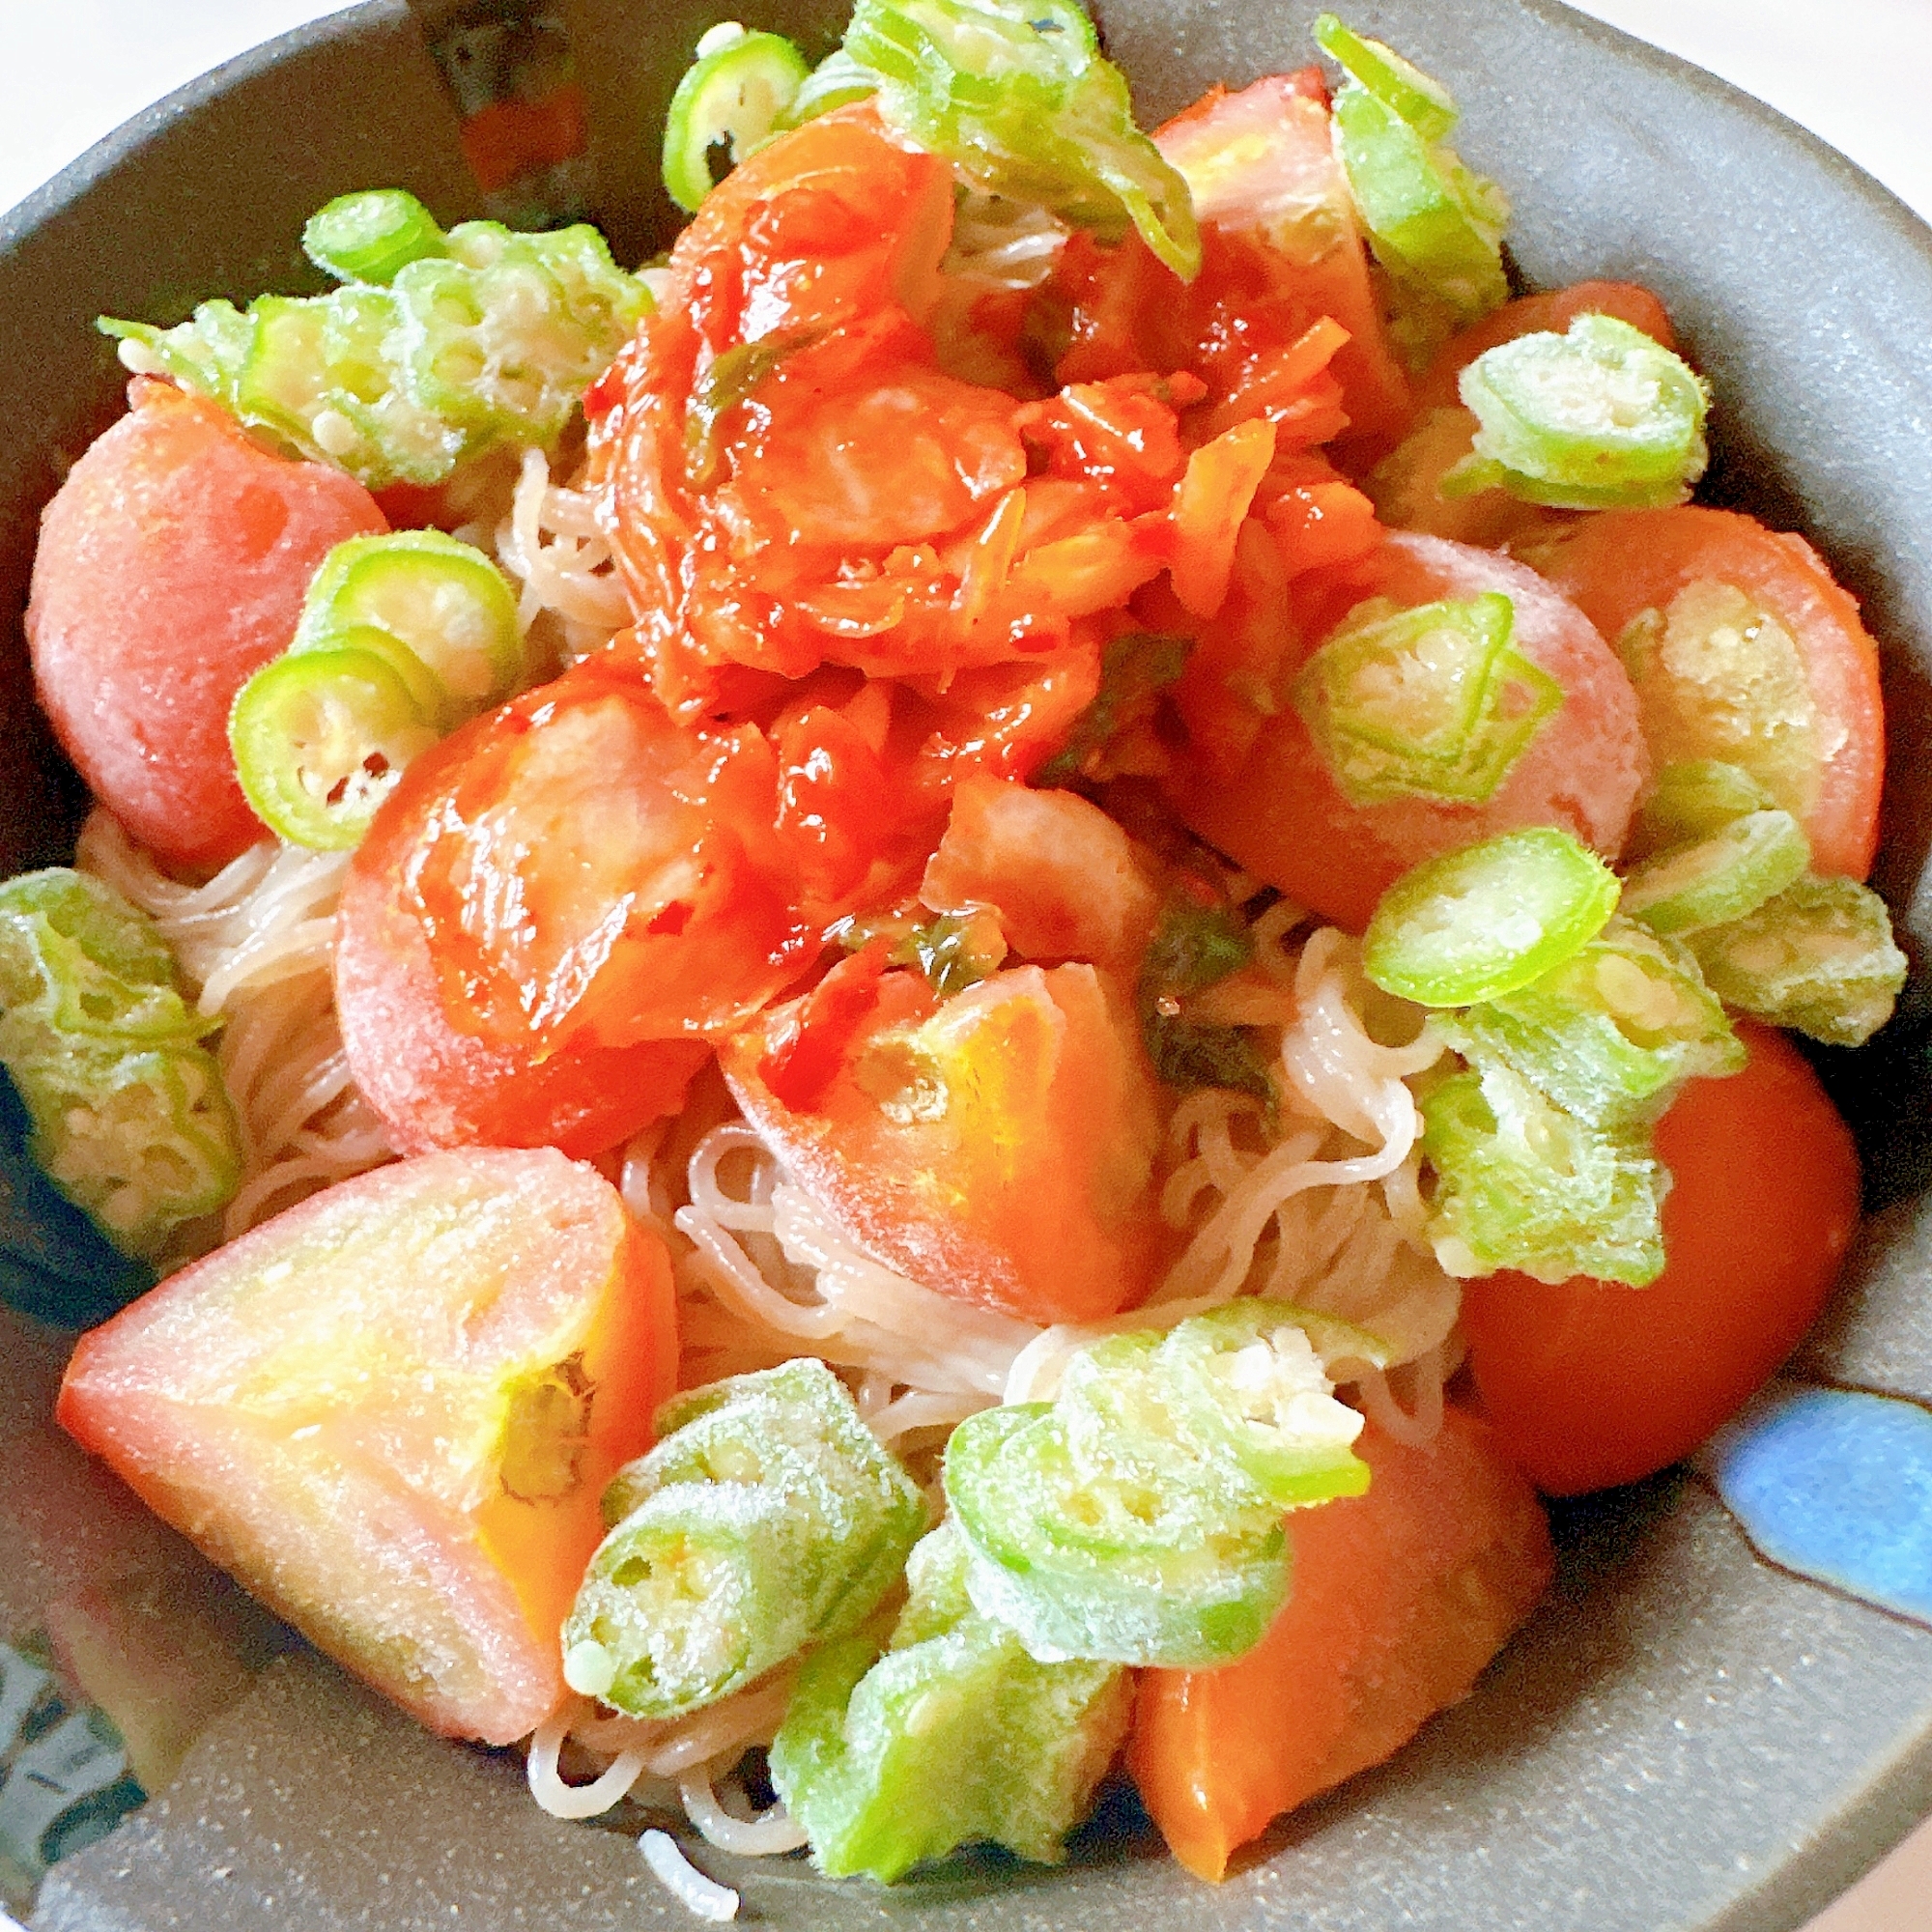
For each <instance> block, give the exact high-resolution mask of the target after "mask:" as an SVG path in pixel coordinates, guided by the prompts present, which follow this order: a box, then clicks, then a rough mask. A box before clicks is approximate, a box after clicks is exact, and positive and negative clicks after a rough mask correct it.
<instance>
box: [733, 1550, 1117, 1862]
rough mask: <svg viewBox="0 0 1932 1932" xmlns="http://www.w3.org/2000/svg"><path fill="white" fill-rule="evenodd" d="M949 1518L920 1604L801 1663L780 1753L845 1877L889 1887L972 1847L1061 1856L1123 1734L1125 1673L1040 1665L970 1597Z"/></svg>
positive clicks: (786, 1777)
mask: <svg viewBox="0 0 1932 1932" xmlns="http://www.w3.org/2000/svg"><path fill="white" fill-rule="evenodd" d="M967 1562H968V1557H967V1551H966V1549H965V1547H964V1545H963V1544H962V1543H961V1541H960V1539H959V1536H958V1534H957V1532H956V1531H955V1530H954V1529H953V1527H952V1525H951V1524H950V1523H946V1524H942V1525H941V1526H940V1527H939V1528H938V1529H936V1530H934V1531H933V1532H932V1533H931V1534H930V1535H929V1536H927V1537H926V1538H924V1540H923V1542H921V1544H920V1545H919V1547H918V1548H916V1549H915V1550H914V1551H913V1552H912V1556H911V1559H910V1561H909V1562H908V1563H907V1565H906V1579H907V1582H908V1583H909V1585H910V1586H911V1598H910V1600H909V1602H908V1603H907V1605H906V1606H905V1609H904V1611H903V1612H902V1613H901V1615H900V1617H899V1619H898V1623H897V1626H896V1628H895V1630H894V1632H893V1635H892V1640H891V1645H890V1647H889V1648H888V1649H887V1651H886V1652H885V1654H884V1655H883V1656H882V1655H880V1652H879V1646H878V1642H877V1639H876V1637H875V1636H869V1635H866V1634H860V1635H856V1636H852V1637H848V1638H846V1639H845V1640H844V1641H843V1642H839V1643H833V1644H829V1645H827V1646H826V1647H825V1648H824V1649H823V1650H820V1651H818V1652H816V1653H815V1654H814V1655H812V1656H811V1657H810V1658H808V1659H807V1660H806V1663H805V1667H804V1669H803V1670H802V1671H801V1672H800V1674H799V1681H798V1688H797V1689H796V1690H794V1691H793V1693H792V1698H791V1704H790V1707H789V1709H788V1710H787V1711H786V1712H785V1718H784V1722H783V1724H782V1725H781V1727H780V1730H779V1733H778V1736H777V1738H776V1739H775V1740H774V1741H773V1744H772V1748H771V1776H772V1783H773V1785H774V1787H775V1788H776V1789H777V1791H778V1794H779V1796H780V1797H781V1799H783V1801H784V1804H785V1807H786V1809H787V1810H788V1811H789V1812H790V1813H791V1815H792V1816H793V1817H794V1818H795V1819H797V1820H798V1822H799V1823H800V1824H801V1825H802V1826H804V1828H805V1830H806V1832H807V1833H809V1834H810V1840H811V1854H812V1859H813V1861H814V1862H815V1863H816V1864H817V1865H818V1866H819V1868H820V1869H821V1870H822V1871H824V1872H827V1873H829V1874H830V1875H831V1876H833V1877H835V1878H843V1877H848V1876H850V1875H851V1874H853V1873H855V1872H865V1873H867V1874H869V1875H870V1876H871V1877H873V1878H875V1879H879V1880H881V1881H883V1882H885V1883H887V1884H890V1883H892V1881H894V1880H895V1879H898V1878H901V1877H903V1876H904V1875H905V1874H906V1873H907V1872H909V1871H911V1870H912V1869H913V1868H914V1867H915V1866H916V1865H921V1864H924V1863H927V1862H929V1861H932V1860H934V1859H942V1858H945V1857H946V1856H947V1855H948V1854H949V1853H951V1852H952V1851H954V1850H956V1849H957V1848H958V1847H959V1846H961V1845H968V1844H977V1843H993V1844H998V1845H1004V1846H1005V1847H1006V1848H1007V1849H1008V1850H1009V1851H1012V1852H1015V1853H1017V1854H1018V1855H1019V1856H1020V1857H1021V1858H1027V1859H1035V1860H1037V1861H1041V1862H1046V1863H1052V1862H1057V1861H1059V1860H1060V1859H1061V1858H1063V1857H1064V1856H1065V1853H1064V1850H1063V1841H1064V1840H1065V1836H1066V1834H1067V1833H1068V1832H1070V1831H1071V1830H1072V1829H1073V1828H1074V1826H1076V1825H1077V1824H1079V1823H1080V1821H1081V1820H1082V1819H1083V1818H1084V1817H1085V1816H1086V1815H1087V1811H1088V1808H1089V1805H1090V1804H1091V1803H1092V1800H1093V1794H1094V1787H1095V1786H1096V1785H1097V1784H1098V1783H1099V1781H1100V1779H1101V1778H1102V1777H1103V1776H1105V1775H1106V1771H1107V1767H1108V1766H1109V1764H1111V1763H1112V1761H1113V1758H1114V1754H1115V1752H1116V1751H1117V1750H1118V1749H1119V1747H1120V1745H1121V1741H1122V1738H1123V1737H1124V1735H1125V1733H1126V1727H1127V1719H1128V1715H1129V1711H1130V1708H1131V1704H1132V1690H1131V1685H1130V1680H1129V1679H1128V1677H1127V1674H1126V1672H1125V1671H1123V1670H1122V1669H1120V1668H1119V1667H1118V1666H1116V1665H1112V1664H1107V1663H1089V1662H1054V1663H1041V1662H1036V1660H1035V1659H1033V1658H1031V1657H1029V1656H1028V1655H1027V1652H1026V1650H1025V1648H1024V1646H1023V1645H1022V1644H1021V1643H1020V1640H1019V1638H1018V1637H1017V1636H1015V1635H1014V1634H1013V1633H1012V1632H1011V1631H1009V1630H1008V1629H1007V1628H1006V1627H1005V1626H1004V1625H1002V1624H1000V1623H997V1622H995V1621H993V1620H992V1619H990V1618H987V1617H984V1616H981V1615H980V1614H979V1613H978V1612H977V1611H976V1610H975V1609H974V1608H973V1605H972V1603H971V1601H970V1599H969V1598H968V1596H967V1593H966V1584H965V1577H966V1568H967Z"/></svg>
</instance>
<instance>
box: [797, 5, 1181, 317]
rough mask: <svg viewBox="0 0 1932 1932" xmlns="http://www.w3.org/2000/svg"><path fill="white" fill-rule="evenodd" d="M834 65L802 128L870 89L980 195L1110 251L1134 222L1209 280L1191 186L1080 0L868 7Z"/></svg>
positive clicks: (809, 100)
mask: <svg viewBox="0 0 1932 1932" xmlns="http://www.w3.org/2000/svg"><path fill="white" fill-rule="evenodd" d="M834 61H835V62H836V63H837V66H836V67H834V64H833V63H828V64H827V69H828V70H830V71H829V72H827V70H821V75H823V76H824V77H823V78H820V77H817V76H815V77H814V80H813V81H809V82H807V83H806V90H805V97H804V98H803V99H801V100H800V101H798V102H796V103H795V104H794V107H793V114H794V116H795V117H799V118H803V116H804V114H805V113H807V112H810V111H822V110H823V108H824V107H829V106H832V105H834V104H836V103H837V101H838V99H845V98H850V93H849V91H850V90H854V89H856V88H857V87H858V86H859V84H860V82H861V79H862V78H863V80H864V81H865V82H867V83H869V84H870V86H871V87H872V88H874V89H875V90H876V92H877V96H878V103H879V111H880V113H881V114H882V115H883V116H884V118H885V120H886V121H887V123H888V124H889V125H890V126H892V127H893V128H896V129H897V130H898V131H899V132H900V133H902V134H906V135H909V136H910V137H911V138H912V139H913V140H914V141H916V142H918V143H919V145H920V146H921V147H923V148H924V149H926V150H927V151H928V152H929V153H931V154H934V155H938V156H942V157H943V158H945V159H946V160H949V161H951V162H952V164H953V165H954V166H955V167H956V168H957V169H958V170H959V171H960V173H961V174H963V175H964V176H965V177H966V178H967V180H969V181H970V182H972V184H973V185H975V186H976V187H980V188H982V189H984V190H985V191H986V192H988V193H991V194H998V195H1004V196H1006V197H1007V198H1009V200H1012V201H1016V202H1031V203H1036V204H1037V205H1039V206H1042V207H1044V208H1047V209H1049V210H1051V211H1052V213H1055V214H1057V215H1058V216H1060V218H1061V219H1062V220H1064V221H1067V222H1071V223H1072V224H1074V225H1075V226H1076V227H1083V228H1092V229H1094V230H1096V231H1097V232H1098V233H1099V234H1100V235H1101V236H1102V238H1103V239H1108V240H1115V239H1118V238H1119V237H1120V236H1121V235H1122V234H1123V233H1124V232H1125V231H1126V229H1127V227H1128V225H1129V224H1130V223H1131V224H1132V226H1133V227H1135V228H1137V229H1138V230H1139V231H1140V235H1141V239H1142V240H1143V241H1145V242H1146V243H1147V244H1148V246H1149V247H1150V248H1151V249H1152V250H1153V252H1154V254H1155V255H1157V256H1158V257H1159V258H1160V260H1161V261H1163V262H1165V263H1166V264H1167V266H1168V267H1169V268H1170V269H1172V270H1174V271H1175V273H1176V274H1178V275H1179V276H1181V277H1182V278H1183V279H1191V278H1192V277H1193V275H1194V274H1195V273H1196V271H1197V270H1199V269H1200V266H1201V238H1200V234H1199V231H1198V229H1197V228H1196V225H1195V220H1194V204H1193V200H1192V198H1191V197H1190V195H1189V194H1188V191H1187V184H1186V183H1185V182H1184V181H1182V180H1181V178H1180V176H1179V174H1178V173H1177V172H1176V171H1175V169H1174V168H1173V167H1172V166H1170V165H1169V163H1168V162H1167V161H1166V160H1164V159H1163V158H1162V156H1161V155H1160V152H1159V150H1158V149H1156V148H1155V147H1154V145H1153V143H1152V142H1151V140H1149V139H1148V137H1147V136H1146V135H1145V134H1143V133H1142V132H1141V131H1140V129H1139V128H1136V127H1135V126H1134V113H1133V101H1132V99H1131V98H1130V97H1129V95H1128V92H1127V80H1126V76H1125V75H1124V74H1123V73H1122V71H1120V69H1119V68H1117V67H1116V66H1114V64H1113V63H1112V62H1111V61H1109V60H1107V59H1105V58H1104V57H1103V56H1102V55H1101V52H1100V45H1099V41H1098V39H1097V37H1096V36H1095V34H1094V23H1093V22H1092V21H1091V20H1090V19H1089V18H1088V17H1087V14H1086V13H1085V12H1084V11H1083V10H1082V9H1081V7H1080V6H1079V5H1078V4H1077V0H1041V4H1040V5H1037V6H1026V5H1021V4H1019V0H859V4H858V5H857V6H856V7H855V8H854V9H853V10H852V20H851V24H850V26H848V27H847V28H846V30H845V42H844V45H843V47H842V48H841V49H840V52H839V54H838V55H836V56H835V57H834Z"/></svg>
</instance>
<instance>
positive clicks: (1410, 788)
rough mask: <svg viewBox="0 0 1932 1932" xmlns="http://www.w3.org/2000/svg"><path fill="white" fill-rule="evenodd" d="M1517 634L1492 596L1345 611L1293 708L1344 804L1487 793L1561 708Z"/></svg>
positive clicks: (1508, 613)
mask: <svg viewBox="0 0 1932 1932" xmlns="http://www.w3.org/2000/svg"><path fill="white" fill-rule="evenodd" d="M1515 628H1516V611H1515V608H1514V607H1513V606H1512V605H1511V603H1510V601H1509V599H1508V598H1507V597H1505V596H1504V595H1503V594H1502V593H1501V592H1500V591H1486V592H1485V593H1484V594H1483V595H1482V596H1480V597H1473V598H1470V599H1468V600H1466V601H1454V600H1445V601H1443V602H1440V603H1435V604H1423V605H1420V606H1417V607H1416V608H1415V609H1413V610H1408V611H1403V610H1398V609H1397V608H1396V607H1395V606H1394V605H1392V604H1390V603H1389V602H1388V601H1387V600H1386V599H1383V598H1373V599H1371V600H1370V601H1369V602H1368V603H1366V604H1362V605H1358V606H1357V607H1356V608H1355V609H1354V610H1353V611H1350V613H1349V616H1348V617H1347V618H1346V619H1345V620H1344V622H1343V624H1342V627H1341V629H1340V630H1338V631H1337V632H1336V633H1335V635H1334V636H1333V637H1332V638H1330V639H1328V641H1327V642H1326V643H1325V644H1323V645H1322V646H1321V649H1320V650H1319V651H1317V652H1316V653H1315V654H1314V656H1313V657H1311V658H1310V659H1309V660H1308V663H1307V664H1306V665H1305V666H1304V667H1303V668H1302V670H1301V674H1300V676H1299V677H1297V678H1296V679H1295V683H1294V691H1293V701H1294V706H1295V709H1296V710H1297V711H1299V712H1300V714H1301V716H1302V719H1303V721H1304V723H1306V725H1307V726H1308V729H1309V731H1310V733H1311V734H1312V736H1313V737H1314V739H1315V742H1316V744H1317V746H1318V747H1319V748H1320V749H1321V753H1322V756H1323V758H1324V759H1325V761H1326V762H1327V765H1328V768H1329V770H1330V771H1331V772H1332V773H1333V774H1334V777H1335V781H1336V783H1337V784H1338V785H1339V786H1340V787H1341V789H1342V792H1343V795H1344V796H1345V797H1346V798H1348V800H1349V801H1350V804H1353V805H1359V806H1367V805H1378V804H1382V803H1384V802H1386V801H1388V800H1390V799H1398V798H1433V799H1441V800H1444V801H1446V802H1451V803H1462V804H1471V805H1481V804H1485V803H1487V802H1488V801H1489V800H1490V799H1492V798H1493V797H1494V796H1495V794H1496V793H1497V791H1498V790H1500V789H1501V787H1502V784H1503V781H1505V780H1506V779H1507V778H1508V777H1509V775H1510V773H1511V771H1512V770H1514V769H1515V766H1516V762H1517V760H1518V759H1519V758H1520V757H1521V756H1522V754H1523V753H1524V752H1526V751H1527V750H1528V749H1529V747H1530V744H1531V743H1532V742H1533V740H1534V739H1535V737H1536V735H1537V733H1538V732H1539V731H1540V730H1542V728H1543V726H1544V725H1545V723H1546V722H1547V721H1548V719H1549V718H1550V717H1552V716H1553V715H1554V714H1555V712H1556V711H1557V709H1558V708H1559V707H1560V706H1561V704H1562V702H1563V688H1562V686H1561V685H1559V684H1558V683H1557V682H1556V680H1555V679H1554V678H1552V677H1551V676H1550V675H1549V673H1548V671H1546V670H1544V669H1543V668H1542V667H1541V666H1539V665H1536V664H1533V663H1531V662H1530V660H1529V659H1528V658H1526V657H1524V656H1523V654H1522V653H1521V652H1520V651H1519V650H1517V649H1516V647H1515V646H1514V644H1513V643H1512V642H1511V638H1512V636H1513V634H1514V631H1515Z"/></svg>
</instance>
